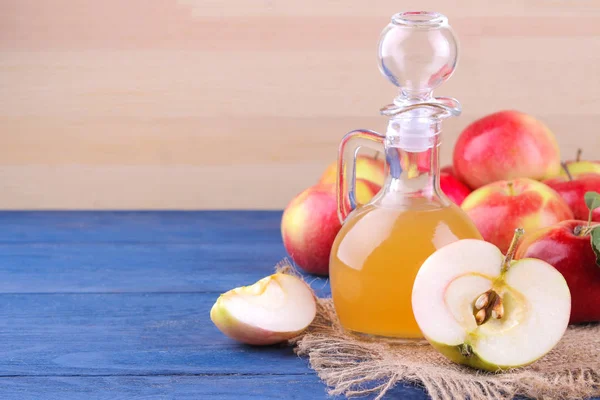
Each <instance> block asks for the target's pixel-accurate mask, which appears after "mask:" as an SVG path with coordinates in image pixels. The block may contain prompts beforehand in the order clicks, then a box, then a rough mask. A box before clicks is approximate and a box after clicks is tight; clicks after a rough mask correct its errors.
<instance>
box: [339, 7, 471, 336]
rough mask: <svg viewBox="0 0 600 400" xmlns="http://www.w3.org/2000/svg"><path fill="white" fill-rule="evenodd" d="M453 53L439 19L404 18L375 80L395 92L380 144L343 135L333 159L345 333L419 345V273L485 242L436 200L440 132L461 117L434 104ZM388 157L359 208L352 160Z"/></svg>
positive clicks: (384, 47) (369, 134) (391, 30)
mask: <svg viewBox="0 0 600 400" xmlns="http://www.w3.org/2000/svg"><path fill="white" fill-rule="evenodd" d="M457 60H458V46H457V42H456V39H455V37H454V34H453V31H452V29H451V28H450V26H449V25H448V20H447V18H446V17H445V16H443V15H441V14H438V13H433V12H403V13H398V14H396V15H394V16H393V17H392V21H391V23H390V24H389V25H388V26H387V27H386V28H385V29H384V30H383V32H382V34H381V39H380V42H379V67H380V71H381V73H382V74H383V75H384V76H385V77H386V78H387V79H388V80H389V81H390V82H392V83H393V84H394V85H396V86H398V87H399V89H400V93H399V95H398V96H397V97H396V98H395V99H394V102H393V104H390V105H388V106H386V107H384V108H383V109H382V110H381V111H382V114H383V115H385V116H388V117H389V123H388V126H387V131H386V134H385V135H381V134H378V133H376V132H373V131H368V130H356V131H352V132H350V133H348V134H347V135H346V136H345V137H344V138H343V140H342V142H341V144H340V150H339V157H338V214H339V217H340V220H341V221H342V223H343V225H342V228H341V230H340V232H339V233H338V235H337V237H336V239H335V241H334V244H333V248H332V252H331V260H330V278H331V290H332V296H333V301H334V305H335V309H336V311H337V314H338V316H339V318H340V322H341V323H342V325H343V326H344V328H345V329H347V330H349V331H352V332H356V333H362V334H367V335H375V336H385V337H395V338H404V339H418V338H421V337H422V335H421V332H420V330H419V327H418V326H417V323H416V322H415V319H414V316H413V313H412V307H411V294H412V286H413V281H414V278H415V276H416V274H417V271H418V270H419V268H420V267H421V265H422V264H423V262H424V261H425V259H426V258H427V257H428V256H429V255H431V254H432V253H433V252H434V251H435V250H436V249H439V248H440V247H442V246H444V245H447V244H449V243H452V242H454V241H457V240H459V239H465V238H477V239H480V238H481V236H480V234H479V232H478V231H477V228H476V227H475V225H474V224H473V223H472V222H471V220H470V219H469V217H468V216H467V215H466V214H465V213H464V212H463V211H462V210H461V209H460V208H459V207H458V206H456V205H454V204H453V203H452V202H451V201H450V200H448V198H447V197H446V196H445V195H444V194H443V193H442V191H441V190H440V182H439V164H438V148H439V145H440V131H441V122H442V120H443V119H444V118H446V117H449V116H456V115H459V114H460V111H461V110H460V104H459V103H458V101H457V100H455V99H452V98H445V97H433V94H432V92H433V89H435V88H436V87H437V86H439V85H440V84H441V83H443V82H444V81H446V80H447V79H448V78H449V77H450V75H451V74H452V72H453V71H454V69H455V67H456V63H457ZM382 145H383V148H384V150H385V155H386V162H387V166H386V169H387V178H386V181H385V184H384V186H383V187H382V189H381V191H380V192H379V193H378V194H377V195H376V196H375V197H374V198H373V199H372V200H371V201H370V202H369V203H368V204H365V205H359V206H358V207H357V204H356V199H355V193H354V187H355V172H356V171H355V169H356V166H355V162H356V154H357V153H358V151H359V149H360V148H361V147H368V148H372V149H376V150H381V146H382Z"/></svg>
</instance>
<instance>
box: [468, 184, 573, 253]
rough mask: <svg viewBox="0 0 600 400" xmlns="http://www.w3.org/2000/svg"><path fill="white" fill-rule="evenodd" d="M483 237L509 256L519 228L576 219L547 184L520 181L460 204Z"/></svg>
mask: <svg viewBox="0 0 600 400" xmlns="http://www.w3.org/2000/svg"><path fill="white" fill-rule="evenodd" d="M461 207H462V209H463V210H465V211H466V213H467V214H468V215H469V217H471V219H472V220H473V222H474V223H475V225H476V226H477V229H479V232H481V235H482V236H483V238H484V239H485V240H486V241H488V242H491V243H493V244H495V245H496V246H498V248H499V249H500V250H501V251H502V252H503V253H506V251H507V250H508V246H509V244H510V241H511V239H512V237H513V234H514V231H515V229H516V228H523V229H525V231H526V232H527V231H531V230H535V229H539V228H544V227H547V226H550V225H553V224H555V223H557V222H560V221H564V220H567V219H572V218H573V213H572V212H571V210H570V209H569V206H568V205H567V203H565V201H564V200H563V199H562V198H561V197H560V196H559V194H558V193H556V192H555V191H554V190H552V189H551V188H550V187H548V186H546V185H545V184H543V183H541V182H538V181H534V180H533V179H527V178H521V179H515V180H512V181H499V182H494V183H490V184H489V185H486V186H483V187H481V188H479V189H477V190H475V191H474V192H473V193H471V194H470V195H469V196H468V197H467V198H466V199H465V201H464V202H463V203H462V205H461Z"/></svg>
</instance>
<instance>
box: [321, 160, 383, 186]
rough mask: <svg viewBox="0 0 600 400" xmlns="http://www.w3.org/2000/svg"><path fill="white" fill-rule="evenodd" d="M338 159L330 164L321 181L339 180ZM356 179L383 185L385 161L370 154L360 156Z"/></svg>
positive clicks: (327, 182)
mask: <svg viewBox="0 0 600 400" xmlns="http://www.w3.org/2000/svg"><path fill="white" fill-rule="evenodd" d="M337 164H338V163H337V161H336V162H333V163H331V164H329V166H328V167H327V168H326V169H325V172H323V175H321V178H320V179H319V183H323V184H329V183H333V184H335V183H336V181H337V166H338V165H337ZM356 179H357V180H358V179H363V180H366V181H369V182H373V183H375V184H376V185H379V186H382V185H383V182H384V181H385V162H384V160H379V159H375V158H373V157H370V156H358V157H357V158H356Z"/></svg>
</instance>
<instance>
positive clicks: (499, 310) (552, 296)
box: [412, 236, 571, 371]
mask: <svg viewBox="0 0 600 400" xmlns="http://www.w3.org/2000/svg"><path fill="white" fill-rule="evenodd" d="M516 238H517V236H516ZM516 240H518V239H515V240H513V243H514V244H516ZM509 253H510V254H511V255H510V256H508V257H506V258H505V257H504V255H503V254H502V253H501V251H500V250H499V249H498V248H497V247H496V246H494V245H493V244H491V243H488V242H484V241H482V240H474V239H465V240H460V241H458V242H455V243H453V244H450V245H448V246H445V247H442V248H441V249H439V250H438V251H436V252H435V253H434V254H432V255H431V256H430V257H429V258H428V259H427V260H426V261H425V263H424V264H423V266H422V267H421V269H420V270H419V272H418V274H417V277H416V279H415V283H414V287H413V296H412V306H413V312H414V315H415V319H416V320H417V323H418V325H419V327H420V329H421V331H422V333H423V335H424V336H425V337H426V339H427V340H428V341H429V342H430V343H431V345H432V346H434V347H435V348H436V349H437V350H438V351H440V352H441V353H442V354H443V355H445V356H446V357H447V358H449V359H450V360H452V361H454V362H456V363H459V364H464V365H469V366H471V367H474V368H479V369H483V370H488V371H496V370H505V369H510V368H516V367H520V366H525V365H528V364H531V363H533V362H534V361H536V360H538V359H539V358H541V357H542V356H544V355H545V354H546V353H548V352H549V351H550V350H551V349H552V348H553V347H554V346H555V345H556V344H557V343H558V342H559V340H560V339H561V337H562V336H563V334H564V332H565V330H566V329H567V325H568V323H569V316H570V312H571V294H570V292H569V288H568V286H567V283H566V281H565V279H564V278H563V276H562V275H561V273H560V272H558V271H557V270H556V269H555V268H554V267H552V266H551V265H550V264H548V263H546V262H544V261H541V260H537V259H522V260H518V261H512V253H514V245H513V246H511V249H510V250H509ZM509 253H507V254H509ZM495 299H497V300H495ZM486 300H489V301H487V302H486ZM492 303H493V304H492Z"/></svg>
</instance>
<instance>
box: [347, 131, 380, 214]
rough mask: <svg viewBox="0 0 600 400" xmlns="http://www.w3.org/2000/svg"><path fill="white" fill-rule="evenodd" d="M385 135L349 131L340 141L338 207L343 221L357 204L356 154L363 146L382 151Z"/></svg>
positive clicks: (372, 132)
mask: <svg viewBox="0 0 600 400" xmlns="http://www.w3.org/2000/svg"><path fill="white" fill-rule="evenodd" d="M384 141H385V135H382V134H379V133H377V132H374V131H369V130H365V129H357V130H355V131H352V132H348V133H347V134H346V135H345V136H344V138H343V139H342V142H341V143H340V148H339V153H338V176H337V209H338V217H339V219H340V222H341V223H344V221H345V220H346V217H348V214H350V212H352V210H354V209H355V208H356V206H357V202H356V156H357V154H358V152H359V150H360V149H361V147H368V148H370V149H373V150H376V151H381V150H382V147H384V143H385V142H384Z"/></svg>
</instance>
